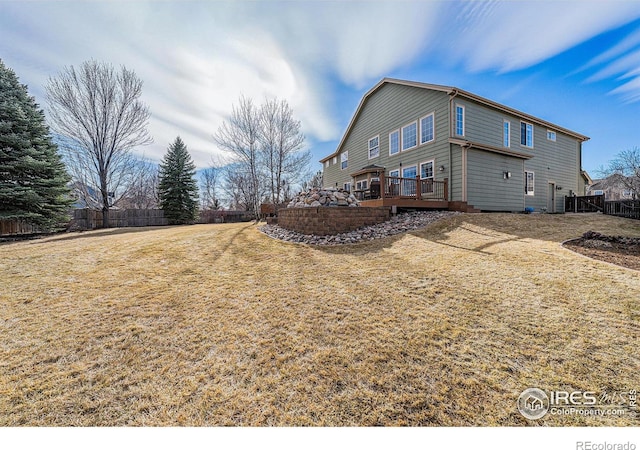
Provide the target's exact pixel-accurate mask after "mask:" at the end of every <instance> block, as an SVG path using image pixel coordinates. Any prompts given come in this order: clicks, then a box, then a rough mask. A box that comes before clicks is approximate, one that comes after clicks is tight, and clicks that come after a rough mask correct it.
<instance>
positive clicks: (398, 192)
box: [384, 177, 449, 200]
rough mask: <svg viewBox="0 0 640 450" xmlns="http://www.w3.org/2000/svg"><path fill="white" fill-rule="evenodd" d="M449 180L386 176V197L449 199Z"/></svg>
mask: <svg viewBox="0 0 640 450" xmlns="http://www.w3.org/2000/svg"><path fill="white" fill-rule="evenodd" d="M448 190H449V189H448V180H446V179H445V180H444V181H435V180H432V179H430V178H429V179H426V180H421V179H420V178H401V177H386V179H385V184H384V197H385V198H414V199H417V200H447V199H448Z"/></svg>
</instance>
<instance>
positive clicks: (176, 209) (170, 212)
mask: <svg viewBox="0 0 640 450" xmlns="http://www.w3.org/2000/svg"><path fill="white" fill-rule="evenodd" d="M195 175H196V165H195V164H194V163H193V160H192V159H191V155H189V152H188V151H187V146H186V145H185V144H184V142H182V139H180V136H178V137H177V138H176V140H175V142H174V143H173V144H171V145H170V146H169V149H168V151H167V154H166V155H165V156H164V158H163V159H162V163H161V164H160V184H159V186H158V193H159V197H160V206H161V207H162V209H163V210H164V214H165V217H166V218H167V219H169V223H170V224H181V223H192V222H193V221H194V220H195V218H196V214H197V213H198V184H197V182H196V179H195Z"/></svg>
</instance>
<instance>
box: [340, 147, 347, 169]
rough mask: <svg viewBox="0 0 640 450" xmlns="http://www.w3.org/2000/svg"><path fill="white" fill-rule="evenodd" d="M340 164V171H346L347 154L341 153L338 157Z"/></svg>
mask: <svg viewBox="0 0 640 450" xmlns="http://www.w3.org/2000/svg"><path fill="white" fill-rule="evenodd" d="M340 163H341V165H342V169H346V168H347V167H349V152H348V151H346V152H343V153H342V154H341V155H340Z"/></svg>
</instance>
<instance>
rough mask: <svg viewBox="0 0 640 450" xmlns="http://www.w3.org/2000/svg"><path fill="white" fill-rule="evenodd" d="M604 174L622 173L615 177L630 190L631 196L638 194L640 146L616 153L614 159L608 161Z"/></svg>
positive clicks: (639, 192) (639, 190) (639, 186)
mask: <svg viewBox="0 0 640 450" xmlns="http://www.w3.org/2000/svg"><path fill="white" fill-rule="evenodd" d="M605 173H606V175H612V174H619V175H622V176H621V177H618V178H617V179H618V180H619V181H620V182H621V183H622V184H623V185H624V186H625V187H626V188H627V189H629V190H630V191H631V195H632V198H634V199H636V198H638V195H640V148H638V147H634V148H632V149H629V150H623V151H621V152H620V153H618V154H617V155H616V157H615V159H614V160H612V161H610V162H609V168H608V169H606V170H605Z"/></svg>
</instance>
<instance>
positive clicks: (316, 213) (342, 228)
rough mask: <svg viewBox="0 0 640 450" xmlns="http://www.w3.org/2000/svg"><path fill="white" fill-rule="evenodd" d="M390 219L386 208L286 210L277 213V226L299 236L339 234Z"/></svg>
mask: <svg viewBox="0 0 640 450" xmlns="http://www.w3.org/2000/svg"><path fill="white" fill-rule="evenodd" d="M389 218H390V211H389V208H388V207H377V208H368V207H360V208H349V207H334V208H327V207H316V208H287V209H281V210H280V211H278V226H280V227H282V228H286V229H288V230H293V231H297V232H298V233H301V234H315V235H318V236H325V235H327V234H339V233H347V232H349V231H353V230H355V229H357V228H360V227H364V226H367V225H375V224H377V223H382V222H385V221H387V220H389Z"/></svg>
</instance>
